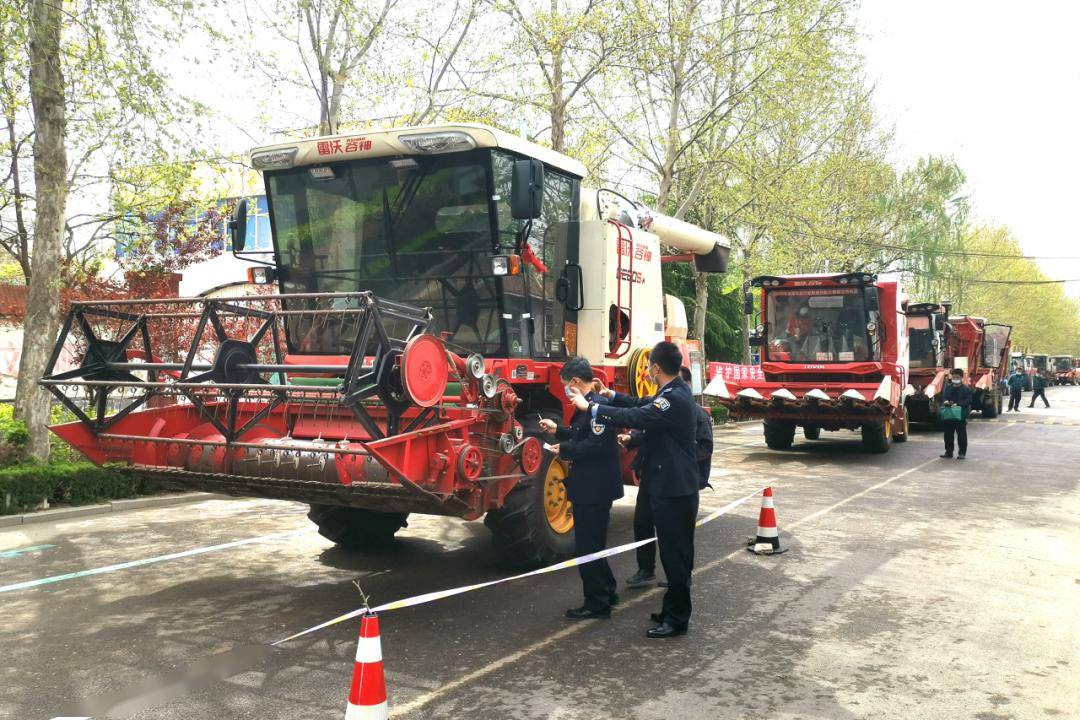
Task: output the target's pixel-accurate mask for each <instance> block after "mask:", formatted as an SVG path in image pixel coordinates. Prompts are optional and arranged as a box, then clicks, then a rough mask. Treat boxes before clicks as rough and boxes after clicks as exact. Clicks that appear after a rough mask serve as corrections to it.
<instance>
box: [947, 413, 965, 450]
mask: <svg viewBox="0 0 1080 720" xmlns="http://www.w3.org/2000/svg"><path fill="white" fill-rule="evenodd" d="M943 425H944V426H945V452H947V453H948V454H950V455H952V451H953V433H956V443H957V444H958V445H959V446H960V454H961V455H967V420H946V421H945V422H944V423H943Z"/></svg>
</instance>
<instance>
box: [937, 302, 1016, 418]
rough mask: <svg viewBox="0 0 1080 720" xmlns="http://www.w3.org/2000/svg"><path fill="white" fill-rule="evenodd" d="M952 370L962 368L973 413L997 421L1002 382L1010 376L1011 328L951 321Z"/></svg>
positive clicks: (975, 320) (967, 319) (960, 318)
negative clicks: (969, 386)
mask: <svg viewBox="0 0 1080 720" xmlns="http://www.w3.org/2000/svg"><path fill="white" fill-rule="evenodd" d="M949 327H950V330H949V350H948V359H949V361H950V362H951V365H950V367H954V368H961V369H962V370H964V372H965V377H966V380H965V382H967V383H968V384H969V385H971V389H972V391H973V393H974V396H973V397H972V400H971V408H972V410H975V411H979V412H981V413H982V416H983V417H984V418H995V417H997V416H998V415H999V414H1001V409H1002V397H1003V391H1002V387H1001V384H1002V381H1003V380H1004V379H1005V378H1006V376H1008V374H1009V357H1010V350H1011V347H1012V344H1011V339H1010V338H1011V336H1012V327H1011V326H1009V325H1001V324H998V323H991V322H987V321H986V319H985V318H981V317H974V316H972V315H956V316H952V317H950V318H949Z"/></svg>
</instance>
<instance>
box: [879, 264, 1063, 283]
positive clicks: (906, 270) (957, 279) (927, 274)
mask: <svg viewBox="0 0 1080 720" xmlns="http://www.w3.org/2000/svg"><path fill="white" fill-rule="evenodd" d="M891 272H902V273H911V274H912V275H919V276H921V277H928V278H937V279H939V280H950V281H952V282H962V283H966V284H968V285H1064V284H1065V283H1072V282H1080V278H1071V279H1069V280H977V279H974V278H961V277H956V276H955V275H941V274H938V273H931V272H925V271H922V270H912V269H910V268H901V269H899V270H893V271H891Z"/></svg>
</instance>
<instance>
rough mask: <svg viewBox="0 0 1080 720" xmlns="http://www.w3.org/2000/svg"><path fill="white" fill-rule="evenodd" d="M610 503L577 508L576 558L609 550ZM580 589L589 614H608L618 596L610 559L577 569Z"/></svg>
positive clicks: (579, 505)
mask: <svg viewBox="0 0 1080 720" xmlns="http://www.w3.org/2000/svg"><path fill="white" fill-rule="evenodd" d="M610 518H611V503H610V502H606V503H596V504H592V503H590V504H586V505H582V504H579V503H575V504H574V554H575V555H577V556H579V557H580V556H581V555H588V554H589V553H594V552H599V551H600V550H603V549H604V548H606V547H607V531H608V520H609V519H610ZM578 572H579V573H580V574H581V587H582V589H583V590H584V593H585V607H587V608H588V609H589V610H607V609H608V608H610V607H611V596H612V595H614V594H615V588H616V584H615V576H614V575H613V574H612V573H611V566H610V565H608V561H607V559H606V558H605V559H602V560H593V561H592V562H590V563H585V564H584V565H578Z"/></svg>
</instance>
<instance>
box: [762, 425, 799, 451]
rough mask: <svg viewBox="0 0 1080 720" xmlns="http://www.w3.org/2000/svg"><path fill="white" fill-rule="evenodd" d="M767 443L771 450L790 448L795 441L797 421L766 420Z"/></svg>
mask: <svg viewBox="0 0 1080 720" xmlns="http://www.w3.org/2000/svg"><path fill="white" fill-rule="evenodd" d="M762 425H763V426H764V430H765V444H766V445H768V446H769V449H770V450H790V449H791V444H792V443H793V442H795V423H792V422H787V421H785V420H765V421H764V422H763V423H762Z"/></svg>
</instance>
